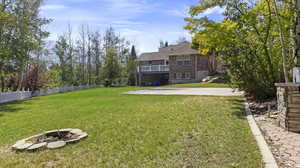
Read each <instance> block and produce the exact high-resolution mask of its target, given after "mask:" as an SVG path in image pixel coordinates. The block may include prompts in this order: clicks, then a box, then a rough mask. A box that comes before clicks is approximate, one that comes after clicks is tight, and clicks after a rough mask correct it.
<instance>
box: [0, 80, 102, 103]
mask: <svg viewBox="0 0 300 168" xmlns="http://www.w3.org/2000/svg"><path fill="white" fill-rule="evenodd" d="M99 87H103V86H102V85H91V86H63V87H59V88H53V89H42V90H39V91H35V92H31V91H16V92H11V91H8V92H4V93H2V92H0V104H1V103H8V102H12V101H17V100H23V99H27V98H31V97H37V96H45V95H49V94H56V93H64V92H70V91H74V90H84V89H92V88H99Z"/></svg>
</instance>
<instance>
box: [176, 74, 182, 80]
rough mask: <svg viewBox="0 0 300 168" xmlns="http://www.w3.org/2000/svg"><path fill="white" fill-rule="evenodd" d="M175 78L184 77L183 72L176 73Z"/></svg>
mask: <svg viewBox="0 0 300 168" xmlns="http://www.w3.org/2000/svg"><path fill="white" fill-rule="evenodd" d="M175 79H177V80H180V79H182V73H181V72H179V73H176V78H175Z"/></svg>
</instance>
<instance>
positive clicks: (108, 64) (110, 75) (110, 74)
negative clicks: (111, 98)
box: [102, 47, 121, 86]
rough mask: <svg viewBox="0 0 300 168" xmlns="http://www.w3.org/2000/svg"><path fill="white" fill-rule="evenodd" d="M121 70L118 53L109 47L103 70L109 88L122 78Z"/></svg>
mask: <svg viewBox="0 0 300 168" xmlns="http://www.w3.org/2000/svg"><path fill="white" fill-rule="evenodd" d="M120 69H121V67H120V64H119V61H118V55H117V51H116V50H115V49H114V48H112V47H108V48H107V55H106V56H105V58H104V66H103V69H102V78H103V79H104V80H105V82H106V84H107V85H108V86H111V85H112V83H113V81H114V80H115V79H117V78H118V77H120V76H121V71H120Z"/></svg>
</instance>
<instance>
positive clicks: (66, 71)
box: [53, 36, 73, 85]
mask: <svg viewBox="0 0 300 168" xmlns="http://www.w3.org/2000/svg"><path fill="white" fill-rule="evenodd" d="M68 48H69V45H68V42H67V39H66V38H65V37H64V36H60V37H59V39H58V41H57V42H56V44H55V47H54V49H53V50H54V52H55V54H56V55H57V56H58V57H59V65H60V69H61V81H63V84H64V85H71V84H72V75H73V74H72V71H71V69H72V63H71V58H72V57H71V56H70V55H69V54H68Z"/></svg>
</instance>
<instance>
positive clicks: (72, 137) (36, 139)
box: [12, 128, 88, 151]
mask: <svg viewBox="0 0 300 168" xmlns="http://www.w3.org/2000/svg"><path fill="white" fill-rule="evenodd" d="M87 136H88V134H87V133H86V132H83V131H82V130H80V129H72V128H67V129H60V130H52V131H47V132H45V133H43V134H38V135H34V136H31V137H29V138H26V139H23V140H20V141H17V142H16V144H14V145H13V146H12V149H14V150H28V151H32V150H37V149H45V148H48V149H56V148H61V147H63V146H65V145H66V144H67V143H74V142H78V141H80V140H81V139H83V138H85V137H87Z"/></svg>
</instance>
